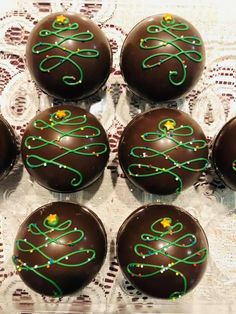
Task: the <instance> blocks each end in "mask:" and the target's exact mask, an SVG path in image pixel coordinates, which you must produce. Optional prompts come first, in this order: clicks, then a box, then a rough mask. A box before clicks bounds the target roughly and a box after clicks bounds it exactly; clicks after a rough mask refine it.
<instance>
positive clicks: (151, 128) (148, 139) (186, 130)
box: [118, 108, 208, 195]
mask: <svg viewBox="0 0 236 314" xmlns="http://www.w3.org/2000/svg"><path fill="white" fill-rule="evenodd" d="M118 153H119V161H120V165H121V168H122V169H123V171H124V173H125V174H126V176H127V178H128V179H129V180H130V181H131V182H132V183H133V184H135V185H136V186H137V187H139V188H140V189H143V190H144V191H147V192H149V193H154V194H161V195H162V194H163V195H164V194H172V193H175V192H176V193H180V192H181V191H182V190H183V189H186V188H188V187H190V186H191V185H193V184H194V183H195V182H196V181H197V180H198V178H199V177H200V175H201V172H202V171H204V170H205V169H206V167H207V165H208V145H207V142H206V138H205V135H204V133H203V131H202V129H201V127H200V126H199V124H198V123H197V122H196V121H194V120H193V119H192V118H191V117H190V116H189V115H188V114H186V113H184V112H183V111H180V110H176V109H168V108H163V109H154V110H150V111H147V112H144V113H142V114H139V115H138V116H136V117H135V118H134V119H133V120H132V121H131V122H130V123H129V124H128V125H127V126H126V128H125V129H124V131H123V133H122V135H121V138H120V143H119V148H118Z"/></svg>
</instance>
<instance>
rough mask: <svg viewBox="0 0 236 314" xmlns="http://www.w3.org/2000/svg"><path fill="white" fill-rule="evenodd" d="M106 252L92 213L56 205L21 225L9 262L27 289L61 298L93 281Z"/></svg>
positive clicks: (42, 209)
mask: <svg viewBox="0 0 236 314" xmlns="http://www.w3.org/2000/svg"><path fill="white" fill-rule="evenodd" d="M106 250H107V239H106V233H105V230H104V227H103V225H102V223H101V221H100V220H99V218H98V217H97V216H96V215H95V214H94V213H93V212H92V211H90V210H89V209H87V208H85V207H83V206H81V205H78V204H72V203H64V202H55V203H50V204H47V205H44V206H42V207H40V208H38V209H37V210H35V211H34V212H33V213H32V214H31V215H30V216H28V217H27V218H26V220H25V221H24V222H23V223H22V225H21V226H20V228H19V231H18V233H17V236H16V240H15V247H14V255H13V258H12V259H13V262H14V264H15V266H16V269H17V271H18V273H19V275H20V277H21V279H22V280H23V281H24V283H25V284H26V285H27V286H29V287H30V288H31V289H33V290H34V291H36V292H38V293H41V294H45V295H48V296H54V297H60V296H63V295H66V294H71V293H73V292H75V291H76V290H79V289H81V288H83V287H85V286H86V285H88V284H89V283H90V282H91V281H92V280H93V278H94V277H95V276H96V274H97V273H98V271H99V270H100V268H101V266H102V264H103V262H104V259H105V256H106Z"/></svg>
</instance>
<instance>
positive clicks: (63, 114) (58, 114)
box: [56, 110, 66, 119]
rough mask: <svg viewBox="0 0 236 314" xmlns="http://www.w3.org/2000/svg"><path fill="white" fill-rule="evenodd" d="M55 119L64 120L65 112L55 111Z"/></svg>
mask: <svg viewBox="0 0 236 314" xmlns="http://www.w3.org/2000/svg"><path fill="white" fill-rule="evenodd" d="M56 117H57V118H58V119H62V118H65V117H66V112H65V110H57V112H56Z"/></svg>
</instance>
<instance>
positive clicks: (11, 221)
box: [0, 0, 236, 314]
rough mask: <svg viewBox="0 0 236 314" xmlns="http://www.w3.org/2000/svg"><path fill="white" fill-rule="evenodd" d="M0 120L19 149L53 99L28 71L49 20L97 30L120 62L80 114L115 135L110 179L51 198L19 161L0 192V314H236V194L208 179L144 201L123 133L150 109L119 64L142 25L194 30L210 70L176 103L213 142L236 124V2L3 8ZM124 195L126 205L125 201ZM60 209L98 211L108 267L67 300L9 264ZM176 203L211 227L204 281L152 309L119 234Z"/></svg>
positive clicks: (147, 0)
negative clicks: (124, 157) (154, 20)
mask: <svg viewBox="0 0 236 314" xmlns="http://www.w3.org/2000/svg"><path fill="white" fill-rule="evenodd" d="M0 9H1V10H0V110H1V113H2V115H3V116H4V117H5V118H6V119H7V120H8V121H9V123H10V124H11V125H12V126H13V127H14V129H15V131H16V133H17V135H18V137H19V139H20V137H21V135H22V133H23V131H24V128H25V126H26V125H27V123H28V121H29V120H30V119H31V118H32V117H33V116H34V115H35V113H36V112H37V111H38V110H43V109H45V108H47V107H48V106H50V104H51V103H52V101H53V100H52V99H50V98H49V97H48V96H46V95H45V94H43V93H42V92H40V91H39V90H38V88H37V87H36V86H35V84H34V82H33V81H32V80H31V78H30V75H29V73H28V71H27V69H26V66H25V57H24V52H25V44H26V41H27V37H28V35H29V32H30V31H31V29H32V27H33V25H34V24H35V23H36V22H37V21H38V20H39V19H41V18H42V17H43V16H45V15H47V14H48V13H50V12H56V11H63V10H71V11H76V12H81V13H83V14H85V15H87V16H89V17H90V18H91V19H93V20H94V21H95V22H96V23H99V25H100V26H101V28H102V29H103V31H104V32H105V33H106V35H107V37H108V38H109V40H110V43H111V47H112V50H113V54H114V59H113V72H112V74H111V75H110V77H109V80H108V82H107V84H106V88H105V91H104V93H103V96H102V98H101V97H100V96H99V95H95V96H93V97H91V98H90V99H88V100H86V101H81V102H79V103H78V104H79V105H80V106H82V107H84V108H87V109H88V108H89V110H90V111H91V112H92V113H93V114H95V115H96V116H97V117H98V118H99V119H100V121H101V122H102V124H103V125H104V127H105V129H106V130H107V132H108V135H109V140H110V145H111V155H110V161H109V164H108V167H107V169H106V170H105V173H104V176H103V178H101V179H100V180H99V181H98V182H96V183H95V184H94V185H93V186H91V187H89V188H88V189H86V190H85V191H81V192H78V193H75V194H66V195H62V194H58V193H51V192H49V191H47V190H45V189H43V188H42V187H40V186H39V185H38V184H36V183H35V182H33V181H32V179H30V177H29V175H28V174H27V173H26V171H25V170H24V169H23V166H22V163H21V161H20V160H19V161H18V163H17V165H16V166H15V167H14V170H13V171H12V172H11V174H10V175H9V176H8V177H7V178H6V179H5V180H4V181H3V182H1V185H0V206H1V207H0V313H6V314H9V313H12V314H14V313H37V314H40V313H47V314H49V313H50V314H51V313H122V314H123V313H201V312H202V313H235V312H236V299H235V296H236V204H235V203H236V198H235V196H236V194H235V193H234V192H232V191H229V190H228V189H227V188H225V187H224V186H223V184H222V183H221V182H220V180H219V179H218V178H217V177H216V176H215V174H214V171H213V170H212V169H208V171H207V173H206V174H205V175H203V176H202V177H201V178H200V180H199V182H198V183H197V184H196V185H195V187H193V188H190V189H189V190H187V191H184V192H183V193H182V194H181V195H180V196H178V197H176V196H168V197H161V198H160V197H157V196H153V195H150V194H148V193H140V191H139V190H137V189H136V188H135V187H133V186H131V185H130V184H129V183H128V182H127V181H126V179H124V177H123V176H122V172H121V169H120V167H119V166H118V161H117V144H118V141H119V137H120V135H121V132H122V130H123V128H124V126H125V125H126V124H127V123H128V122H129V121H130V119H131V118H132V117H134V116H135V115H136V114H137V113H139V112H142V111H144V110H146V109H148V108H152V107H154V106H155V104H148V103H146V102H144V101H140V100H139V99H137V98H136V97H133V96H131V95H130V94H129V93H127V91H126V88H125V85H124V81H123V79H122V77H121V75H120V69H119V54H120V49H121V45H122V42H123V40H124V38H125V36H126V34H127V33H128V32H129V31H130V30H131V28H132V27H133V26H134V25H135V24H136V23H137V22H138V21H140V20H141V19H143V18H145V17H147V16H149V15H153V14H158V13H163V12H173V13H175V14H177V15H180V16H182V17H184V18H186V19H187V20H189V21H191V22H192V24H194V25H195V26H196V27H197V29H198V30H199V31H200V33H201V34H202V37H203V38H204V41H205V46H206V54H207V63H206V69H205V71H204V74H203V76H202V78H201V80H200V81H199V83H198V84H197V86H195V87H194V89H193V90H192V91H191V92H190V93H189V94H188V95H187V96H186V97H185V98H183V99H180V100H178V101H172V102H170V103H169V104H168V106H170V107H178V108H179V109H182V110H184V111H185V112H188V113H190V114H191V115H192V116H193V118H194V119H196V120H197V121H198V122H199V123H200V124H201V126H202V128H203V129H204V131H205V133H206V135H207V136H208V138H209V140H212V138H213V137H214V136H215V135H216V133H217V132H218V131H219V129H220V128H221V127H222V126H223V124H224V123H225V122H226V121H228V120H229V119H230V118H231V117H232V116H235V115H236V103H235V83H236V20H235V4H234V1H229V0H224V1H216V0H208V1H207V0H198V1H195V2H194V1H187V0H169V1H168V0H165V1H156V0H140V1H137V0H128V1H125V0H123V1H122V0H61V1H60V0H46V1H37V0H34V1H32V0H13V1H10V0H7V1H1V2H0ZM124 195H125V197H124ZM55 200H68V201H70V200H71V201H76V202H79V203H81V204H84V205H86V206H88V207H89V208H91V209H92V210H94V211H95V212H96V213H97V214H98V216H99V217H100V218H101V220H102V221H103V223H104V225H105V228H106V230H107V234H108V242H109V250H108V254H107V258H106V262H105V264H104V266H103V267H102V269H101V271H100V273H99V274H98V276H97V277H96V278H95V280H94V281H93V282H92V283H91V284H90V285H89V286H88V287H86V288H85V289H84V290H83V291H81V292H79V293H77V294H75V295H73V296H70V297H64V298H62V299H60V300H56V299H52V298H45V297H42V296H40V295H37V294H36V293H34V292H33V291H31V290H30V289H28V288H27V287H26V286H25V285H24V284H23V282H22V281H21V280H20V278H19V276H17V275H16V273H15V269H14V266H13V264H12V262H11V255H12V251H13V242H14V237H15V234H16V231H17V229H18V227H19V224H20V223H21V222H22V221H23V220H24V219H25V218H26V216H27V215H28V214H29V213H31V212H32V211H33V210H34V209H36V208H38V207H39V206H41V205H43V204H46V203H49V202H51V201H55ZM160 201H161V202H172V203H173V204H176V205H178V206H181V207H183V208H185V209H186V210H188V211H189V212H191V213H192V214H193V215H194V216H195V217H197V218H198V219H199V221H200V223H201V224H202V226H203V227H204V229H205V231H206V233H207V236H208V240H209V245H210V260H209V264H208V268H207V272H206V275H205V276H204V278H203V280H202V281H201V282H200V284H199V285H198V287H197V288H196V289H195V290H194V291H193V292H191V293H189V294H187V295H186V296H184V297H183V298H181V299H180V300H178V301H176V302H171V301H163V300H155V299H151V298H148V297H146V296H144V295H142V294H141V293H139V292H138V291H136V290H135V289H134V288H133V287H131V286H130V284H129V283H128V282H127V281H126V280H125V279H124V278H123V276H122V274H121V272H120V270H119V267H118V264H117V260H116V256H115V239H116V234H117V231H118V229H119V226H120V225H121V224H122V222H123V221H124V219H125V218H126V217H127V216H128V215H129V214H130V213H131V212H132V211H133V210H135V209H136V208H137V207H139V206H140V205H142V204H145V203H150V202H160Z"/></svg>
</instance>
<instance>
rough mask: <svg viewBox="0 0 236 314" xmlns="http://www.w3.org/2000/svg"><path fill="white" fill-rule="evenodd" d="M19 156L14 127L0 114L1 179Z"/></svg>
mask: <svg viewBox="0 0 236 314" xmlns="http://www.w3.org/2000/svg"><path fill="white" fill-rule="evenodd" d="M16 156H17V146H16V138H15V135H14V131H13V129H12V127H11V126H10V125H9V124H8V122H7V121H6V120H5V119H4V118H3V117H2V116H0V180H2V179H4V178H5V177H6V176H7V175H8V173H9V172H10V170H11V169H12V167H13V165H14V163H15V160H16Z"/></svg>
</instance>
